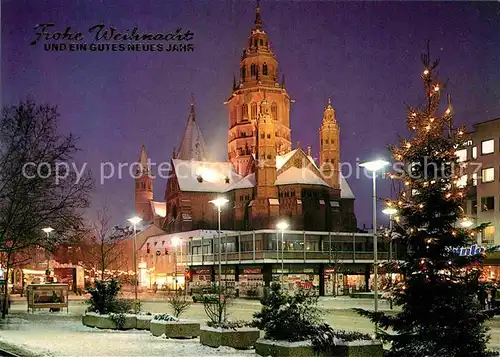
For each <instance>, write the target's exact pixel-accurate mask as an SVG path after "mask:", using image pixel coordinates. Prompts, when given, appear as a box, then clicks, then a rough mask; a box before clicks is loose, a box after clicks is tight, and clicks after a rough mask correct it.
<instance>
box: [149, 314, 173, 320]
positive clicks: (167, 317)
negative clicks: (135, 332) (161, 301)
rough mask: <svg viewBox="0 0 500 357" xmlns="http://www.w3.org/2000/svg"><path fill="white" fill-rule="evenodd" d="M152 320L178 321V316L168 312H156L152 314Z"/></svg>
mask: <svg viewBox="0 0 500 357" xmlns="http://www.w3.org/2000/svg"><path fill="white" fill-rule="evenodd" d="M153 320H156V321H179V319H178V318H176V317H174V316H172V315H169V314H158V315H154V316H153Z"/></svg>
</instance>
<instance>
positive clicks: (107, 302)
mask: <svg viewBox="0 0 500 357" xmlns="http://www.w3.org/2000/svg"><path fill="white" fill-rule="evenodd" d="M120 288H121V287H120V286H119V285H118V282H117V281H116V280H115V279H111V280H110V281H109V282H105V281H102V280H96V281H95V286H94V287H90V288H89V289H88V290H87V291H88V293H89V294H90V299H89V300H88V301H87V303H88V304H89V308H88V310H89V311H92V312H98V313H99V314H101V315H104V314H107V313H113V312H119V311H117V307H118V305H119V303H118V302H117V299H116V296H117V295H118V292H119V291H120Z"/></svg>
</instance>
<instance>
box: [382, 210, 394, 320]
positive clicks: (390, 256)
mask: <svg viewBox="0 0 500 357" xmlns="http://www.w3.org/2000/svg"><path fill="white" fill-rule="evenodd" d="M382 213H384V214H387V215H389V232H390V233H389V234H390V237H389V238H390V239H389V261H390V262H392V215H394V214H396V213H398V210H397V209H395V208H394V207H387V208H386V209H383V210H382ZM389 281H390V282H391V288H392V272H391V273H390V277H389ZM389 307H390V309H391V310H392V296H391V298H390V299H389Z"/></svg>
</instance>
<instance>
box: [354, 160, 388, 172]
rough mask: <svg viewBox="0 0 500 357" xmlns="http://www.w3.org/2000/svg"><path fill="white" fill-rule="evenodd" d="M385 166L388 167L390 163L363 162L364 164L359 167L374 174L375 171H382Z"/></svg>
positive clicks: (379, 161)
mask: <svg viewBox="0 0 500 357" xmlns="http://www.w3.org/2000/svg"><path fill="white" fill-rule="evenodd" d="M387 165H390V162H388V161H385V160H373V161H368V162H364V163H362V164H360V165H359V166H360V167H364V168H365V169H367V170H368V171H372V172H375V171H378V170H380V169H383V168H384V167H386V166H387Z"/></svg>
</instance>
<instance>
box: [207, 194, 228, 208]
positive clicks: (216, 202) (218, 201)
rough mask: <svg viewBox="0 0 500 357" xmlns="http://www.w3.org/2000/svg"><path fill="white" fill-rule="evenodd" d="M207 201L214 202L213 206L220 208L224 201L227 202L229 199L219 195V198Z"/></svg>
mask: <svg viewBox="0 0 500 357" xmlns="http://www.w3.org/2000/svg"><path fill="white" fill-rule="evenodd" d="M208 202H210V203H212V204H214V205H215V207H217V208H220V207H222V206H224V205H225V204H226V203H228V202H229V200H228V199H227V198H224V197H219V198H216V199H215V200H211V201H208Z"/></svg>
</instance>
